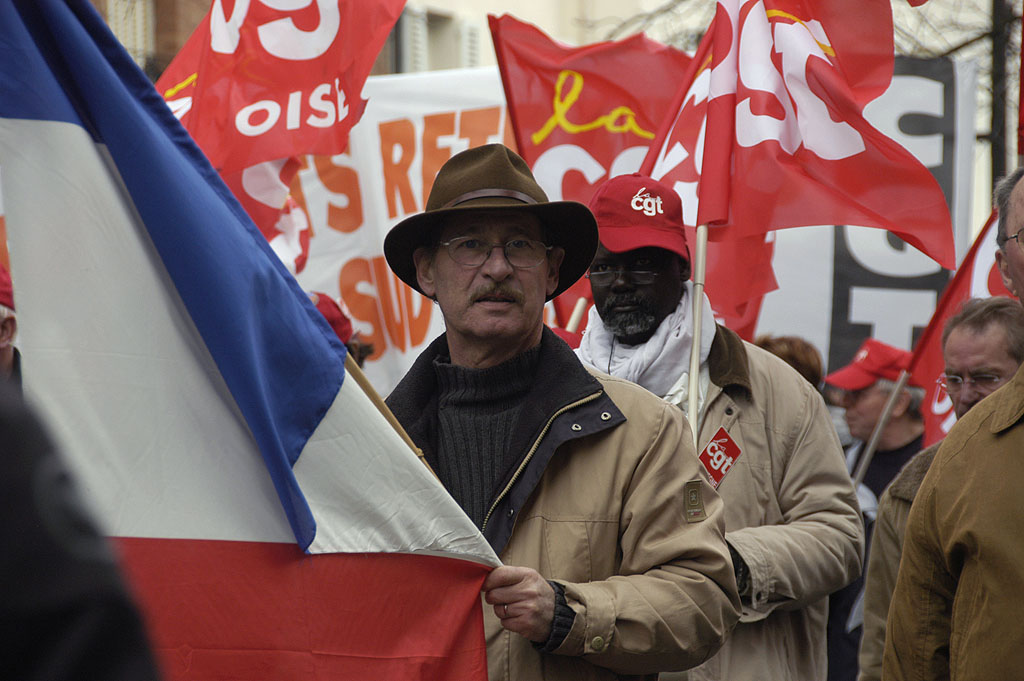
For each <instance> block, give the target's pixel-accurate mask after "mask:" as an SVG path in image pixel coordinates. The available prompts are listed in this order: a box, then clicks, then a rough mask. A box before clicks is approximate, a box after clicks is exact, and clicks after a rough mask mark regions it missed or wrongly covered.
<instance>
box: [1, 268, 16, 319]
mask: <svg viewBox="0 0 1024 681" xmlns="http://www.w3.org/2000/svg"><path fill="white" fill-rule="evenodd" d="M0 305H3V306H5V307H9V308H11V309H12V310H13V309H14V286H13V284H11V273H10V272H8V271H7V268H6V267H4V266H3V264H2V263H0Z"/></svg>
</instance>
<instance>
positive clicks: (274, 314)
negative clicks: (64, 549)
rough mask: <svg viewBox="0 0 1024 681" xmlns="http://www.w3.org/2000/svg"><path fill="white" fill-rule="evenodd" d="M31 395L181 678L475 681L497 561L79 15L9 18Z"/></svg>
mask: <svg viewBox="0 0 1024 681" xmlns="http://www.w3.org/2000/svg"><path fill="white" fill-rule="evenodd" d="M0 188H2V192H3V206H4V210H5V212H6V221H7V231H8V239H9V245H10V251H11V269H12V275H13V278H14V281H15V294H16V296H17V305H18V321H19V330H20V339H19V346H20V348H21V350H22V354H23V372H24V376H25V386H26V393H27V396H28V398H29V399H30V400H31V401H32V402H33V403H34V404H35V405H36V407H37V408H38V409H39V410H40V411H41V412H42V413H43V415H44V418H45V419H46V421H47V423H48V424H49V426H50V427H51V429H52V430H53V432H54V435H55V437H56V439H57V441H58V442H59V444H60V447H61V449H62V451H63V453H64V454H65V455H66V456H67V457H68V458H69V459H70V462H71V464H72V467H73V468H74V470H75V472H76V473H77V474H78V477H79V482H80V484H81V487H83V488H84V489H85V490H86V492H87V495H88V501H89V503H90V504H91V505H92V506H93V509H94V511H95V513H96V515H97V516H98V517H99V519H100V521H101V522H102V523H103V524H104V525H105V528H106V531H107V532H108V533H109V534H110V535H111V536H113V537H116V538H117V543H118V546H119V548H120V549H121V554H122V556H123V565H124V568H125V570H126V572H127V574H128V577H129V581H130V582H131V584H132V585H133V587H134V590H135V593H136V595H137V597H138V599H139V601H140V603H141V606H142V609H143V612H144V614H145V616H146V619H147V623H148V626H149V629H150V634H151V637H152V639H153V641H154V645H155V647H156V648H157V649H158V654H159V656H160V658H161V660H162V663H163V666H164V671H165V673H166V675H167V676H168V678H170V679H203V680H204V681H205V680H207V679H223V680H227V679H239V680H242V679H244V680H245V681H264V680H265V681H271V680H273V681H287V680H291V679H295V680H298V679H302V680H307V679H328V678H330V679H335V678H337V679H350V678H365V679H435V678H436V679H442V678H443V679H485V678H486V655H485V649H484V639H483V626H482V618H481V601H480V595H479V590H480V584H481V583H482V581H483V579H484V577H485V576H486V574H487V572H488V571H489V569H490V568H491V567H492V566H494V565H497V564H498V559H497V557H496V556H495V555H494V553H493V551H492V550H491V549H490V547H489V546H488V544H487V543H486V541H485V540H484V539H483V538H482V536H481V535H480V533H479V532H478V531H477V529H476V528H475V527H474V525H473V524H472V522H471V521H470V520H469V519H468V518H467V517H466V516H465V514H464V513H463V512H462V511H461V509H460V508H459V507H458V505H457V504H456V503H455V502H454V501H453V500H452V499H451V497H450V496H449V495H448V494H447V492H446V491H445V490H444V489H443V487H442V486H441V485H440V483H439V482H437V480H436V479H435V478H434V477H433V476H432V474H431V473H430V471H429V470H428V469H427V468H426V467H425V466H423V464H422V463H420V462H419V461H418V460H417V458H416V456H415V454H414V453H413V452H412V451H411V449H410V448H409V447H408V446H407V445H405V444H404V443H403V441H402V439H401V438H400V437H399V435H398V434H396V433H395V432H394V431H393V430H392V429H391V428H390V427H389V426H388V424H387V422H386V421H385V419H384V417H383V416H381V414H380V413H379V412H378V411H377V409H376V408H375V407H374V405H373V403H372V402H371V400H370V399H369V398H368V397H367V395H366V394H365V393H364V392H363V391H362V390H360V388H359V387H358V385H357V383H356V381H355V380H353V379H352V377H349V378H346V373H345V366H344V358H345V351H344V347H343V346H342V345H341V344H340V343H339V342H338V340H337V338H336V337H335V336H334V334H333V332H332V331H331V329H330V328H329V327H328V325H327V324H326V322H325V321H324V319H323V318H322V317H321V316H320V314H319V312H317V310H316V309H315V308H314V307H313V306H312V304H311V303H310V302H309V300H308V299H307V297H306V295H305V293H304V292H303V291H302V290H301V289H300V287H299V286H298V284H297V283H296V282H295V280H294V279H293V278H292V276H291V275H290V274H289V273H288V272H287V270H286V269H285V267H284V266H283V265H282V264H281V263H280V261H278V259H277V258H276V257H275V256H274V254H273V253H272V251H271V250H270V247H269V246H268V245H267V243H266V240H265V239H264V238H263V236H262V235H261V234H260V233H259V231H257V230H256V228H255V227H254V226H253V225H252V223H251V221H250V220H249V218H248V217H247V216H246V215H245V213H244V212H243V211H242V210H241V208H240V207H239V206H238V204H237V202H236V201H235V199H234V198H233V197H232V196H231V194H230V192H229V191H228V190H227V189H226V188H225V186H224V185H223V183H222V182H221V180H220V178H219V177H218V175H217V173H216V172H215V171H214V170H213V169H212V168H211V167H210V165H209V163H208V162H207V161H206V159H205V158H204V157H203V155H202V153H201V152H200V151H199V149H198V148H197V147H196V146H195V145H194V144H193V143H192V141H191V140H190V138H189V137H188V134H187V133H186V132H185V131H184V129H183V128H182V127H181V126H180V125H179V124H178V122H177V120H175V118H174V116H173V115H172V114H171V112H170V110H169V109H168V108H167V105H166V104H165V103H164V101H163V100H162V98H161V97H160V96H159V95H158V94H157V92H156V91H155V90H154V88H153V86H152V84H150V82H149V81H148V80H147V79H146V77H145V76H144V75H143V73H142V72H141V71H140V70H139V69H138V68H137V67H136V66H135V64H134V63H133V62H132V61H131V59H130V58H129V56H128V55H127V54H126V53H125V51H124V50H123V48H122V47H121V46H120V45H119V44H118V43H117V41H116V39H115V38H114V37H113V36H112V35H111V34H110V32H109V31H108V29H107V28H106V26H105V25H104V24H103V22H102V20H101V19H100V17H99V16H98V15H97V14H96V12H95V11H94V10H93V8H92V7H91V5H90V4H89V3H88V2H87V0H2V1H0Z"/></svg>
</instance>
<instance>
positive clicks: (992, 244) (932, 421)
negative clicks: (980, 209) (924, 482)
mask: <svg viewBox="0 0 1024 681" xmlns="http://www.w3.org/2000/svg"><path fill="white" fill-rule="evenodd" d="M997 225H998V223H997V221H996V212H995V211H992V215H990V216H989V218H988V222H986V223H985V226H984V227H983V228H982V230H981V233H980V234H978V238H977V239H975V240H974V244H973V245H972V246H971V249H970V250H969V251H967V255H966V256H964V261H963V262H962V263H960V268H959V269H958V270H957V271H956V274H955V275H953V278H952V279H951V280H950V282H949V284H948V285H947V286H946V290H945V291H943V292H942V297H941V298H940V299H939V304H938V305H937V306H936V307H935V313H934V314H933V315H932V318H931V321H930V322H928V326H927V327H925V330H924V333H922V334H921V337H920V338H919V339H918V341H917V347H916V348H914V356H913V358H912V359H911V360H910V372H911V374H912V376H913V378H914V383H916V384H917V385H922V386H924V387H925V390H926V395H925V401H924V404H923V406H922V409H921V412H922V415H923V416H924V445H925V446H926V447H927V446H928V445H931V444H934V443H935V442H938V441H939V440H941V439H942V438H944V437H946V434H947V433H948V432H949V429H950V428H952V427H953V424H954V423H955V422H956V415H955V414H954V413H953V403H952V402H951V401H950V399H949V396H948V395H946V391H944V390H943V389H942V388H941V387H940V386H939V385H938V383H937V381H938V379H939V377H940V376H941V375H942V373H943V371H945V366H946V363H945V360H944V359H943V357H942V327H943V326H944V325H945V323H946V320H947V319H948V318H949V317H951V316H952V315H954V314H955V313H956V311H957V310H958V309H959V307H960V306H961V305H962V304H963V303H964V301H966V300H968V299H969V298H989V297H991V296H1007V297H1010V292H1009V291H1007V290H1006V287H1005V286H1004V285H1003V280H1002V278H1001V277H1000V276H999V266H998V265H997V264H996V260H995V253H996V248H997V246H996V230H997V229H998V226H997Z"/></svg>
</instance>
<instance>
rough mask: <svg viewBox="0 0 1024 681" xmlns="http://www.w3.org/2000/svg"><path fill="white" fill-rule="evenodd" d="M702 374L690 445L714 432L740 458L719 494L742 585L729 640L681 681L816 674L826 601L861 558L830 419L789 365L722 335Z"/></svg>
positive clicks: (820, 668) (860, 537)
mask: <svg viewBox="0 0 1024 681" xmlns="http://www.w3.org/2000/svg"><path fill="white" fill-rule="evenodd" d="M708 368H709V373H710V379H711V384H710V387H709V393H708V397H707V400H706V407H705V409H704V413H703V415H702V418H701V422H700V429H699V432H700V442H699V447H700V448H701V449H703V448H704V447H705V446H706V445H707V443H708V442H709V441H710V440H711V438H712V436H714V434H715V433H716V432H717V431H718V428H719V427H724V428H725V429H726V431H727V432H728V433H729V436H730V437H731V438H732V439H733V440H734V441H735V442H736V444H737V445H739V447H740V449H741V451H742V454H741V455H740V457H739V459H738V460H737V461H736V463H735V464H734V465H733V467H732V469H731V470H730V471H729V472H728V474H727V475H726V477H725V478H724V480H723V481H722V483H721V486H720V487H719V489H718V491H719V493H720V494H721V495H722V498H723V499H724V501H725V529H726V535H725V536H726V540H727V541H728V542H729V543H730V544H732V546H733V547H734V548H735V549H736V550H737V551H738V552H739V553H740V555H741V556H743V559H744V560H745V561H746V563H747V565H748V566H749V567H750V572H751V580H752V588H751V590H750V595H749V596H746V597H744V599H743V614H742V616H741V618H740V623H739V624H738V625H737V626H736V628H735V629H734V630H733V633H732V635H731V636H730V638H729V640H728V641H726V643H725V645H724V646H723V647H722V649H721V650H720V651H719V653H718V654H717V655H715V656H714V657H713V658H712V659H711V660H709V661H708V662H707V663H705V664H704V665H702V666H701V667H699V668H697V669H694V670H691V671H690V673H689V678H690V681H701V680H704V679H709V680H717V679H723V680H727V681H737V680H751V679H757V680H758V681H770V680H773V679H777V680H778V681H803V680H807V681H812V680H817V679H825V677H826V663H827V660H826V652H825V622H826V619H827V615H828V598H827V597H828V594H830V593H831V592H833V591H835V590H837V589H839V588H841V587H843V586H845V585H846V584H848V583H849V582H851V581H853V580H854V579H855V578H856V577H857V576H858V575H859V574H860V570H861V563H862V560H863V553H864V527H863V524H862V521H861V518H860V510H859V507H858V505H857V499H856V493H855V492H854V488H853V483H852V481H851V480H850V475H849V473H848V472H847V470H846V465H845V463H844V460H843V454H842V449H841V447H840V444H839V438H838V436H837V435H836V431H835V427H834V426H833V425H832V419H831V417H830V416H829V413H828V410H827V409H826V407H825V404H824V401H823V400H822V398H821V396H820V395H819V394H818V391H817V390H815V389H814V387H812V386H811V385H810V384H809V383H807V381H805V380H804V379H803V378H802V377H801V376H800V375H799V374H797V373H796V371H795V370H793V369H792V367H790V366H789V365H787V364H786V363H785V362H783V361H782V360H780V359H779V358H778V357H776V356H774V355H772V354H770V353H768V352H765V351H764V350H762V349H760V348H758V347H756V346H754V345H751V344H749V343H746V342H744V341H742V340H741V339H740V338H739V336H737V335H736V334H735V333H733V332H732V331H730V330H728V329H725V328H723V327H719V328H718V332H717V333H716V336H715V341H714V343H713V344H712V346H711V355H710V357H709V358H708Z"/></svg>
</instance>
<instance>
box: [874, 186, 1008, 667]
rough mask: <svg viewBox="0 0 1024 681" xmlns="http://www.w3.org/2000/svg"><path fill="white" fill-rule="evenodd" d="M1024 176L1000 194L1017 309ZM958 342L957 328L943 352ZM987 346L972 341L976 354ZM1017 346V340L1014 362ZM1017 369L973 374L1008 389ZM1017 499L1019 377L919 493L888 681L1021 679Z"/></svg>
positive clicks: (957, 440) (1001, 228)
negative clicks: (995, 378)
mask: <svg viewBox="0 0 1024 681" xmlns="http://www.w3.org/2000/svg"><path fill="white" fill-rule="evenodd" d="M1022 177H1024V169H1021V168H1018V169H1017V170H1015V171H1014V172H1013V173H1012V174H1011V175H1009V176H1008V177H1006V178H1004V179H1003V180H1001V181H1000V182H999V184H998V185H997V186H996V191H995V203H996V206H997V208H998V210H999V224H998V232H997V234H996V242H997V244H998V245H999V250H998V251H996V262H997V263H998V264H999V271H1000V274H1001V275H1002V279H1003V283H1004V284H1006V287H1007V289H1009V290H1010V292H1011V293H1013V294H1014V295H1015V296H1016V297H1017V298H1020V297H1021V295H1022V294H1024V248H1022V244H1021V230H1022V229H1024V185H1022V184H1021V183H1020V180H1021V178H1022ZM974 333H975V336H978V335H979V334H977V332H974ZM956 334H957V330H955V329H954V331H953V332H952V333H951V334H950V335H949V336H948V337H947V344H948V343H949V341H952V340H955V338H956ZM1010 335H1011V334H1010V333H1007V336H1010ZM1008 340H1010V339H1009V338H1008ZM983 341H984V339H983V338H981V337H977V338H975V339H974V343H973V344H974V345H975V347H976V348H977V347H978V346H980V345H981V344H982V343H983ZM1015 342H1017V341H1013V340H1010V343H1009V346H1010V353H1011V354H1014V353H1013V349H1012V345H1013V344H1014V343H1015ZM947 361H948V360H947ZM1017 361H1018V362H1019V361H1020V359H1019V357H1018V358H1017ZM950 368H953V367H950ZM1011 370H1012V367H1009V366H1007V367H1005V368H1004V369H998V370H997V369H996V368H995V367H993V368H992V369H991V370H987V371H979V372H978V373H981V374H987V375H989V376H997V375H998V376H999V377H1000V378H1001V379H1002V378H1003V374H1002V372H1003V371H1005V372H1006V373H1007V374H1009V372H1010V371H1011ZM947 374H948V375H949V376H947V385H949V386H951V387H952V385H953V384H954V383H955V382H956V381H950V380H949V377H951V376H954V375H956V376H959V379H960V381H959V382H960V383H961V386H960V393H963V391H964V390H967V389H968V388H969V387H970V386H969V384H968V383H967V381H966V376H965V375H964V373H963V371H960V372H959V373H956V372H954V371H949V370H947ZM968 375H970V374H968ZM984 382H986V381H985V379H983V380H981V381H977V384H981V383H984ZM989 382H990V383H991V382H992V381H989ZM954 392H956V389H955V388H954ZM951 397H952V394H951ZM958 414H959V411H958ZM1022 499H1024V375H1022V373H1021V371H1020V370H1018V371H1017V372H1016V373H1014V374H1013V375H1012V377H1011V378H1009V380H1008V381H1005V383H1003V385H1002V386H1001V387H1000V388H998V389H997V390H996V391H995V392H994V393H993V394H992V395H991V396H990V397H989V398H988V399H984V400H982V401H980V402H978V403H977V404H975V405H973V406H972V407H970V408H969V411H966V413H964V414H963V416H961V417H960V418H959V419H958V420H957V422H956V424H955V425H954V426H953V428H952V429H951V430H950V432H949V435H947V436H946V439H945V440H943V441H942V444H941V445H940V446H939V449H938V452H937V453H936V454H935V458H934V460H933V461H932V463H931V465H930V466H929V467H928V472H927V473H926V474H925V476H924V480H923V481H922V483H921V486H920V488H919V489H918V490H917V494H916V496H915V497H914V502H913V505H912V507H911V510H910V515H909V517H908V518H907V526H906V532H905V534H904V538H903V555H902V558H901V559H900V568H899V573H898V575H897V578H896V587H895V590H894V592H893V596H892V604H891V606H890V609H889V617H888V622H887V631H886V638H885V652H884V655H883V658H882V677H883V678H885V679H894V680H897V681H899V680H901V679H960V678H974V679H1012V678H1020V677H1021V670H1022V669H1024V626H1021V615H1020V602H1021V601H1020V598H1021V593H1022V592H1024V502H1022Z"/></svg>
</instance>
